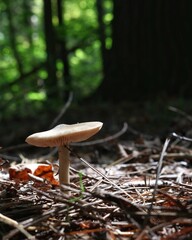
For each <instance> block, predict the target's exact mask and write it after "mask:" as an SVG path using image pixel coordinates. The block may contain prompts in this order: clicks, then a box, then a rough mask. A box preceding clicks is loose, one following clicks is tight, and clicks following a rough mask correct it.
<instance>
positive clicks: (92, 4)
mask: <svg viewBox="0 0 192 240" xmlns="http://www.w3.org/2000/svg"><path fill="white" fill-rule="evenodd" d="M191 10H192V2H191V1H190V0H184V1H172V0H156V1H154V0H147V1H135V0H126V1H119V0H80V1H79V0H52V1H51V0H28V1H25V0H15V1H11V0H1V1H0V13H1V14H0V22H1V28H0V50H1V54H0V109H1V111H0V122H1V126H2V125H3V124H6V123H8V122H10V123H11V124H12V125H15V123H16V122H19V121H20V120H21V119H24V120H29V119H30V127H28V129H30V128H33V129H34V128H37V129H38V128H40V127H39V125H40V126H45V125H46V126H48V125H49V124H50V122H51V120H52V119H54V116H55V115H54V114H55V113H58V112H59V111H60V109H61V108H62V107H63V105H64V104H65V103H66V101H67V99H68V98H69V94H70V93H71V92H73V104H75V106H76V113H75V114H72V117H71V119H70V121H73V122H74V121H80V119H77V118H76V115H78V116H81V119H82V115H83V116H84V119H83V120H85V119H87V118H88V119H87V120H91V119H90V118H93V119H94V118H97V119H100V120H103V119H102V117H103V116H102V114H104V115H105V117H106V115H108V114H109V112H108V111H109V109H110V108H111V107H109V105H108V104H112V103H113V104H114V103H115V104H116V105H117V108H116V109H113V108H111V109H112V111H114V113H115V114H116V113H117V109H118V110H119V106H120V105H119V104H120V103H121V104H123V108H125V106H126V107H128V109H127V108H126V110H125V111H124V110H122V111H121V114H122V115H123V114H125V116H124V117H122V118H121V120H126V114H129V115H131V114H133V112H134V111H137V112H138V113H137V114H138V116H140V115H141V114H140V113H139V111H140V109H141V108H142V107H143V105H139V108H138V105H137V106H136V105H134V104H135V103H138V102H139V103H142V102H143V101H144V100H145V101H148V103H149V105H150V104H153V103H154V102H155V101H160V102H161V104H162V105H164V104H165V101H166V100H167V99H169V100H172V99H177V103H178V102H179V103H180V104H183V102H184V101H183V100H184V99H188V100H187V101H188V103H189V102H190V97H191V89H192V81H191V79H192V66H191V65H192V59H191V56H192V44H191V43H192V15H191ZM87 103H89V104H90V103H91V104H90V106H89V107H87V108H86V111H85V112H83V114H82V113H81V109H82V108H83V107H84V106H86V105H87ZM96 103H100V105H102V107H103V108H102V113H99V112H97V111H95V110H93V108H94V106H96ZM149 105H148V107H149ZM187 105H188V106H187V107H188V108H189V106H190V104H187ZM121 106H122V105H121ZM130 106H131V107H130ZM182 106H183V105H182ZM149 108H150V107H149ZM156 108H158V107H156ZM77 109H78V110H77ZM89 109H91V111H89ZM106 109H107V110H108V111H106ZM133 109H134V110H133ZM138 110H139V111H138ZM90 113H91V115H90ZM100 114H101V115H100ZM90 116H91V117H90ZM109 116H110V117H111V116H112V115H111V114H109V115H108V117H109ZM48 117H50V118H48ZM158 117H159V116H158ZM163 117H165V116H164V115H163ZM13 119H14V124H13ZM65 120H68V118H65ZM34 121H35V122H37V123H38V124H31V122H34ZM45 121H46V124H45ZM140 121H141V122H142V121H143V120H140ZM47 122H48V123H47ZM8 125H9V124H7V128H10V130H9V132H10V135H11V136H12V135H14V137H16V136H15V134H14V131H13V129H12V127H11V126H8ZM31 125H32V126H31ZM37 125H38V126H37ZM22 128H25V125H23V126H22ZM4 131H5V130H4V127H3V129H2V134H4ZM26 131H27V129H26ZM12 138H13V137H10V136H9V138H8V140H7V142H8V143H9V142H10V139H12Z"/></svg>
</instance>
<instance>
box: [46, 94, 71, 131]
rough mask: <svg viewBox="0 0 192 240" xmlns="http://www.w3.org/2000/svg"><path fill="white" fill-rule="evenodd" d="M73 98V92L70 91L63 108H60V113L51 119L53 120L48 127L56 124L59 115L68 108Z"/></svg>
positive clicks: (59, 117)
mask: <svg viewBox="0 0 192 240" xmlns="http://www.w3.org/2000/svg"><path fill="white" fill-rule="evenodd" d="M72 100H73V93H72V92H70V93H69V98H68V100H67V102H66V104H65V105H64V106H63V108H62V109H61V111H60V113H59V114H58V116H57V117H56V118H55V119H54V120H53V122H52V123H51V125H50V128H52V127H54V126H55V124H57V122H58V121H59V120H60V119H61V117H62V116H63V114H64V113H65V112H66V111H67V109H68V108H69V106H70V105H71V102H72Z"/></svg>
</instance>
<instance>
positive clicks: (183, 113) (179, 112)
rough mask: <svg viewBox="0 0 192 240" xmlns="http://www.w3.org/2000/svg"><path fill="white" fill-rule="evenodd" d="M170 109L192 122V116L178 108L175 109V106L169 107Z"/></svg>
mask: <svg viewBox="0 0 192 240" xmlns="http://www.w3.org/2000/svg"><path fill="white" fill-rule="evenodd" d="M168 109H169V110H170V111H172V112H176V113H178V114H180V115H182V116H183V117H185V118H186V119H187V120H189V121H190V122H192V116H190V115H188V114H187V113H186V112H184V111H182V110H180V109H178V108H176V107H173V106H169V107H168Z"/></svg>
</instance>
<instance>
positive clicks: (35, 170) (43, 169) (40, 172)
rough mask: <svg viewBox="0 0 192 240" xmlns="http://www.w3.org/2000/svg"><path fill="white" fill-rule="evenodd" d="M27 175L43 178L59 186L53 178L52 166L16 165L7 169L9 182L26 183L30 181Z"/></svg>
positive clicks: (36, 164) (35, 164)
mask: <svg viewBox="0 0 192 240" xmlns="http://www.w3.org/2000/svg"><path fill="white" fill-rule="evenodd" d="M29 173H31V174H33V175H34V176H37V177H40V178H43V179H45V180H47V181H49V182H50V183H51V184H53V185H58V184H59V183H58V181H57V180H56V179H55V178H54V172H53V168H52V165H49V164H38V163H31V164H18V165H15V166H13V167H10V168H9V177H10V179H11V180H19V181H28V180H29V179H30V177H29Z"/></svg>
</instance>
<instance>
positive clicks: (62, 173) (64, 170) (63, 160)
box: [58, 146, 70, 184]
mask: <svg viewBox="0 0 192 240" xmlns="http://www.w3.org/2000/svg"><path fill="white" fill-rule="evenodd" d="M58 152H59V182H60V184H66V183H67V184H68V183H70V178H69V166H70V160H69V150H68V149H67V148H66V147H65V146H60V147H59V149H58Z"/></svg>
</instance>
